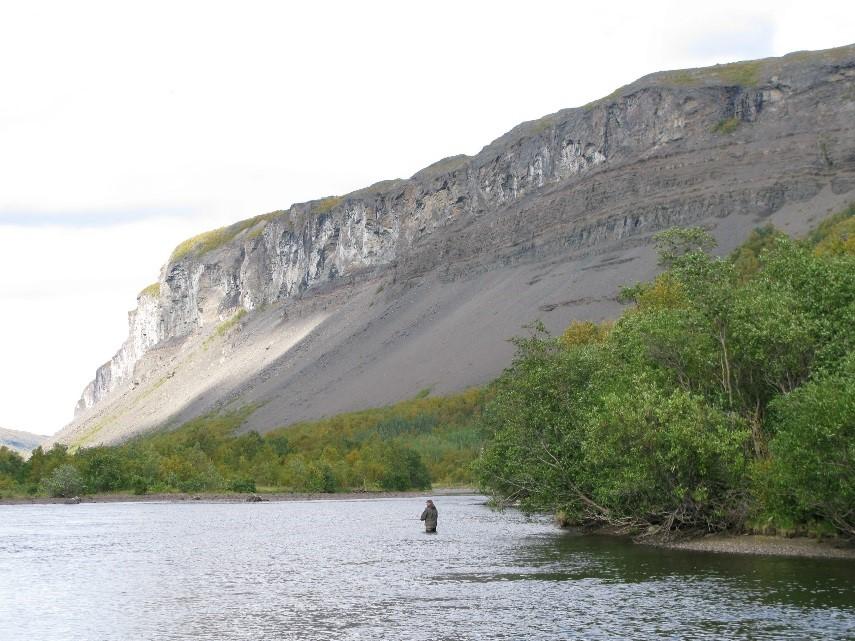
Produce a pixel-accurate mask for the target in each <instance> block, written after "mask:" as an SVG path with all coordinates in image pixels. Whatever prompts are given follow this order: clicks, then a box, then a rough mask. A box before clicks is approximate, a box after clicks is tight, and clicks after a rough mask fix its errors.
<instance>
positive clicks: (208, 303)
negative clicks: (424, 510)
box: [56, 46, 855, 445]
mask: <svg viewBox="0 0 855 641" xmlns="http://www.w3.org/2000/svg"><path fill="white" fill-rule="evenodd" d="M851 200H855V46H847V47H842V48H838V49H832V50H827V51H821V52H798V53H793V54H790V55H787V56H784V57H782V58H770V59H765V60H757V61H750V62H741V63H734V64H728V65H718V66H715V67H709V68H704V69H692V70H682V71H666V72H660V73H655V74H652V75H649V76H646V77H644V78H641V79H640V80H638V81H636V82H634V83H632V84H630V85H627V86H625V87H623V88H621V89H619V90H617V91H615V92H614V93H613V94H612V95H610V96H608V97H606V98H603V99H601V100H598V101H596V102H594V103H591V104H589V105H586V106H584V107H580V108H575V109H565V110H562V111H560V112H558V113H555V114H551V115H548V116H545V117H543V118H540V119H539V120H535V121H531V122H526V123H523V124H521V125H519V126H517V127H516V128H514V129H513V130H511V131H510V132H508V133H507V134H505V135H503V136H502V137H500V138H498V139H497V140H495V141H493V142H492V143H490V144H489V145H487V146H486V147H484V149H482V150H481V152H479V153H478V154H477V155H475V156H472V157H468V156H455V157H452V158H446V159H444V160H441V161H439V162H437V163H435V164H433V165H431V166H429V167H427V168H425V169H423V170H421V171H419V172H418V173H416V174H415V175H414V176H412V177H411V178H409V179H407V180H390V181H384V182H380V183H377V184H375V185H372V186H370V187H367V188H365V189H361V190H359V191H356V192H353V193H351V194H347V195H344V196H336V197H328V198H323V199H320V200H315V201H311V202H308V203H301V204H295V205H292V206H291V207H290V208H289V209H287V210H283V211H277V212H272V213H270V214H265V215H262V216H258V217H255V218H251V219H248V220H244V221H240V222H237V223H235V224H233V225H231V226H229V227H225V228H221V229H218V230H214V231H211V232H207V233H205V234H202V235H200V236H198V237H196V238H192V239H189V240H188V241H185V242H184V243H182V244H181V245H179V246H178V247H177V248H176V249H175V251H174V252H173V254H172V255H171V256H170V258H169V260H168V262H167V263H166V265H165V266H164V267H163V269H162V271H161V274H160V279H159V282H158V283H155V284H154V285H151V286H149V287H147V288H146V289H145V290H143V291H142V292H141V293H140V295H139V298H138V306H137V308H136V309H135V310H134V311H132V312H130V314H129V336H128V339H127V341H126V342H125V343H124V345H122V347H121V349H120V350H119V351H118V352H117V353H116V355H115V356H114V357H113V358H112V359H111V360H110V361H109V362H107V363H106V364H104V365H103V366H102V367H100V368H99V369H98V371H97V372H96V375H95V379H94V380H93V381H92V382H91V383H90V384H89V385H88V386H87V387H86V389H85V390H84V392H83V395H82V397H81V399H80V401H79V403H78V406H77V413H76V416H75V419H74V420H73V422H72V423H70V424H69V425H68V426H66V427H65V428H64V429H63V430H62V431H61V432H60V433H59V434H58V436H57V437H56V438H57V439H58V440H59V441H62V442H66V443H69V444H72V445H82V444H95V443H114V442H118V441H121V440H124V439H126V438H128V437H129V436H131V435H133V434H137V433H141V432H145V431H148V430H152V429H155V428H157V427H161V426H167V427H169V426H175V425H178V424H180V423H182V422H184V421H186V420H188V419H190V418H192V417H196V416H199V415H202V414H205V413H209V412H212V411H218V410H224V409H236V408H246V407H251V408H253V409H254V411H253V412H252V414H251V415H250V416H249V418H248V419H247V422H246V423H245V425H244V428H245V429H256V430H260V431H264V430H268V429H271V428H274V427H277V426H282V425H288V424H290V423H293V422H295V421H298V420H302V419H307V418H318V417H321V416H325V415H331V414H335V413H339V412H343V411H348V410H355V409H360V408H365V407H371V406H379V405H384V404H387V403H391V402H394V401H398V400H401V399H403V398H408V397H410V396H413V395H415V394H416V393H418V392H420V391H422V390H425V389H429V390H431V391H433V392H436V393H446V392H451V391H455V390H460V389H462V388H465V387H468V386H472V385H479V384H483V383H485V382H487V381H489V380H491V379H493V378H494V377H495V376H497V375H498V374H499V373H500V372H501V371H502V369H503V368H504V367H506V366H507V365H508V363H509V362H510V358H511V355H512V351H513V347H512V345H510V344H509V343H508V342H507V339H508V338H510V337H512V336H514V335H517V334H519V333H521V331H522V329H521V328H522V326H524V325H526V324H527V323H531V322H533V321H535V320H542V321H543V322H544V323H545V324H546V325H547V327H549V328H551V329H552V330H560V329H562V328H563V327H564V326H566V325H567V324H568V323H569V322H570V321H571V320H573V319H591V320H600V319H602V318H606V317H611V316H614V315H616V314H617V313H618V311H619V309H620V304H619V303H618V301H617V294H618V291H619V289H620V287H621V286H622V285H624V284H631V283H634V282H636V281H639V280H645V279H648V278H650V277H651V276H652V275H654V274H655V273H656V271H657V265H656V259H655V255H654V251H653V249H652V241H651V237H652V235H653V234H655V233H656V232H657V231H660V230H662V229H666V228H668V227H671V226H678V225H702V226H704V227H705V228H707V229H709V230H710V231H711V233H712V234H713V235H714V236H715V237H716V238H717V240H718V242H719V250H720V251H722V252H727V251H730V250H731V249H733V248H734V247H735V246H736V245H737V244H739V243H740V242H741V241H742V240H743V239H744V238H745V237H746V236H747V235H748V233H749V232H750V231H751V230H752V229H753V228H755V227H756V226H759V225H765V224H769V223H771V224H774V225H775V226H777V227H779V228H780V229H782V230H784V231H786V232H788V233H790V234H801V233H804V232H805V231H806V230H807V229H808V228H810V227H811V226H814V225H815V224H816V223H817V221H818V220H820V219H821V218H823V217H824V216H825V215H827V214H828V213H830V212H831V211H834V210H837V209H839V208H841V207H843V206H844V205H845V204H846V203H848V202H850V201H851Z"/></svg>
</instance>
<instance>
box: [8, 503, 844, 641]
mask: <svg viewBox="0 0 855 641" xmlns="http://www.w3.org/2000/svg"><path fill="white" fill-rule="evenodd" d="M483 502H484V499H483V498H481V497H473V496H462V497H461V496H457V497H440V498H438V499H437V501H436V503H437V507H438V508H439V512H440V520H439V533H438V534H436V535H427V534H424V533H423V532H422V528H421V524H420V523H419V521H418V520H417V518H418V515H419V514H420V512H421V510H422V507H423V501H422V500H420V499H412V498H407V499H376V500H360V501H343V500H330V501H311V502H309V501H307V502H282V503H258V504H247V503H234V504H206V503H195V502H194V503H177V504H176V503H160V504H158V503H123V504H97V505H92V504H83V505H76V506H66V505H36V506H0V639H3V640H4V641H6V640H9V641H12V640H15V641H17V640H18V639H20V640H26V641H77V640H85V641H107V640H110V641H112V640H116V641H137V640H143V639H158V640H159V639H193V640H199V639H212V640H217V641H220V640H233V639H252V640H253V641H256V640H261V639H271V640H272V639H301V640H311V639H336V640H341V639H372V640H373V639H394V640H407V639H419V640H422V639H645V640H648V639H752V640H757V639H825V640H831V639H855V564H853V563H851V562H846V561H843V562H841V561H831V560H805V559H782V558H767V557H736V556H722V555H714V554H707V553H699V552H686V551H670V550H668V551H665V550H659V549H654V548H648V547H643V546H635V545H632V544H629V543H626V542H624V541H621V540H615V539H611V538H606V537H582V536H574V535H570V534H567V533H563V532H561V531H559V530H557V529H556V528H555V527H554V526H553V525H551V523H550V522H549V521H548V520H545V519H528V518H526V517H524V516H523V515H521V514H519V513H517V512H514V511H507V512H504V513H496V512H493V511H491V510H490V509H488V508H487V507H485V506H484V505H483Z"/></svg>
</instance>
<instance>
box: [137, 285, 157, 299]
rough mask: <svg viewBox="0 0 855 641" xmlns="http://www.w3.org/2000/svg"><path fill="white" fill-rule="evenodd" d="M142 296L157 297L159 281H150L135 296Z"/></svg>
mask: <svg viewBox="0 0 855 641" xmlns="http://www.w3.org/2000/svg"><path fill="white" fill-rule="evenodd" d="M143 296H148V297H149V298H159V297H160V283H152V284H151V285H149V286H148V287H146V288H145V289H143V290H142V291H141V292H140V293H139V294H138V295H137V298H142V297H143Z"/></svg>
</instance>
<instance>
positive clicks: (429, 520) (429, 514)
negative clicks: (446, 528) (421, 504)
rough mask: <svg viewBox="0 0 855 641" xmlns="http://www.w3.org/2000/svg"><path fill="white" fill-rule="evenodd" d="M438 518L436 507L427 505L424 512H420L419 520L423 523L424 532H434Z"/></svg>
mask: <svg viewBox="0 0 855 641" xmlns="http://www.w3.org/2000/svg"><path fill="white" fill-rule="evenodd" d="M438 518H439V512H438V511H437V509H436V507H435V506H433V505H429V506H427V507H426V508H425V511H424V512H422V517H421V520H422V521H424V522H425V529H426V530H435V529H436V521H437V519H438Z"/></svg>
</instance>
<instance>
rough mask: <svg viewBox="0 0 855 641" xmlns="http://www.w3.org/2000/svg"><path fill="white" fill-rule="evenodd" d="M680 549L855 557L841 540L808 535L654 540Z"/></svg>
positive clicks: (728, 535)
mask: <svg viewBox="0 0 855 641" xmlns="http://www.w3.org/2000/svg"><path fill="white" fill-rule="evenodd" d="M653 545H657V546H660V547H665V548H671V549H677V550H697V551H701V552H720V553H725V554H760V555H769V556H807V557H815V558H827V559H852V560H855V548H853V547H851V546H850V547H839V546H840V543H839V542H831V541H828V542H826V541H818V540H817V539H810V538H806V537H796V538H784V537H778V536H761V535H756V534H743V535H733V534H712V535H709V536H705V537H702V538H699V539H691V540H688V541H677V542H669V543H655V544H653Z"/></svg>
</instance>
